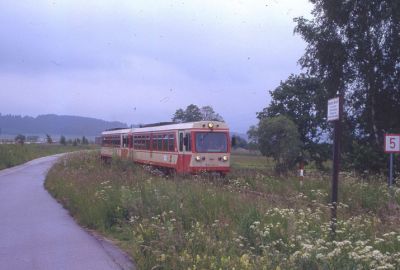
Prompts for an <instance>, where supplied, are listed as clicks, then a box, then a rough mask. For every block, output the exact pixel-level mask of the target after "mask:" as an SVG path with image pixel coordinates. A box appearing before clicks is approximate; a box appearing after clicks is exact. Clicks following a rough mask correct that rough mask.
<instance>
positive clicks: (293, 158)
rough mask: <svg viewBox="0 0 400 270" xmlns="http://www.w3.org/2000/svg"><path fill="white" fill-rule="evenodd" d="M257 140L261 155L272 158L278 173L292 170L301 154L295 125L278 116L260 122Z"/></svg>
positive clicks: (287, 119)
mask: <svg viewBox="0 0 400 270" xmlns="http://www.w3.org/2000/svg"><path fill="white" fill-rule="evenodd" d="M257 138H258V144H259V147H260V151H261V154H263V155H264V156H267V157H272V158H273V159H274V160H275V162H276V165H275V170H276V171H277V172H278V173H283V172H286V171H287V170H289V169H291V168H293V167H294V166H295V165H296V162H297V161H298V159H299V156H300V152H301V144H302V142H301V140H300V135H299V133H298V128H297V126H296V124H295V123H294V122H293V121H292V120H290V119H289V118H287V117H286V116H283V115H279V116H275V117H268V118H264V119H261V120H260V123H259V125H258V128H257Z"/></svg>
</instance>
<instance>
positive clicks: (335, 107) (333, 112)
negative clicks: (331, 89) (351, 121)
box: [328, 97, 339, 121]
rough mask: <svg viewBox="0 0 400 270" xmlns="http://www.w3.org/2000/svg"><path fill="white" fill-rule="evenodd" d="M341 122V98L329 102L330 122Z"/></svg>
mask: <svg viewBox="0 0 400 270" xmlns="http://www.w3.org/2000/svg"><path fill="white" fill-rule="evenodd" d="M336 120H339V97H336V98H332V99H329V100H328V121H336Z"/></svg>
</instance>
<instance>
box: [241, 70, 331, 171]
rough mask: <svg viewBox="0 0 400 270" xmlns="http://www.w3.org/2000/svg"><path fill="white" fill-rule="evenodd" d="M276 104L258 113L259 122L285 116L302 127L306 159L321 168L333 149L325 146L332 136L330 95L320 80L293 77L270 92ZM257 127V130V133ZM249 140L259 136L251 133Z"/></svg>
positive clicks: (300, 132) (301, 133) (300, 128)
mask: <svg viewBox="0 0 400 270" xmlns="http://www.w3.org/2000/svg"><path fill="white" fill-rule="evenodd" d="M270 95H271V98H272V101H271V103H270V105H269V106H267V107H266V108H264V109H263V111H262V112H259V113H257V117H258V118H259V119H262V118H266V117H275V116H279V115H284V116H286V117H288V118H289V119H290V120H292V121H293V122H294V123H295V124H296V126H297V127H298V131H299V134H300V139H301V141H302V142H303V147H302V153H303V154H302V155H303V156H308V155H310V158H311V159H312V160H313V161H315V162H316V164H317V165H318V166H319V167H320V168H321V167H322V163H323V162H324V161H326V160H327V159H328V158H329V156H330V153H329V146H328V145H327V144H326V143H324V142H321V138H324V137H325V138H326V137H327V135H328V131H329V130H328V125H327V121H326V100H327V99H328V98H327V91H326V89H325V88H324V87H323V85H322V84H321V81H320V80H319V79H318V78H315V77H310V76H307V75H305V74H300V75H291V76H290V77H289V78H288V79H287V80H286V81H284V82H281V83H280V85H279V86H278V87H277V88H276V89H275V90H274V91H270ZM254 128H255V127H253V129H254ZM248 134H249V137H253V136H254V135H253V134H256V132H255V131H254V130H253V131H251V130H249V132H248Z"/></svg>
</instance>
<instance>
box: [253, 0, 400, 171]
mask: <svg viewBox="0 0 400 270" xmlns="http://www.w3.org/2000/svg"><path fill="white" fill-rule="evenodd" d="M310 1H311V3H312V4H313V5H314V9H313V11H312V15H313V18H312V19H306V18H304V17H300V18H296V19H295V21H296V23H297V26H296V28H295V32H296V33H298V34H300V35H301V36H302V38H303V39H304V40H305V41H306V43H307V47H306V51H305V54H304V55H303V57H302V58H301V59H300V61H299V62H300V64H301V66H302V67H303V68H304V69H305V71H306V72H307V74H305V75H303V74H301V75H298V76H294V75H292V76H290V77H289V78H288V79H287V80H286V81H285V82H283V83H281V85H280V86H279V87H278V88H276V89H275V90H274V91H273V92H271V97H272V102H271V104H270V105H269V106H267V107H266V108H265V109H264V110H263V111H262V112H260V113H259V114H258V117H259V119H260V120H262V119H267V118H269V117H274V116H277V115H285V116H287V117H288V118H289V119H291V120H292V121H294V123H295V124H296V125H297V126H298V131H299V134H300V137H301V139H302V141H303V142H304V146H303V150H306V151H308V152H310V154H311V156H312V159H314V160H316V161H318V158H319V160H320V161H322V160H323V156H321V154H324V153H326V148H325V147H321V146H323V143H324V141H325V142H326V141H327V140H328V139H329V137H328V136H326V135H327V134H330V131H331V129H330V128H329V125H327V124H326V102H327V99H329V98H332V97H334V96H336V95H338V94H339V95H342V96H343V98H344V101H345V102H344V105H345V111H344V120H343V122H344V134H343V142H342V150H343V156H344V161H345V163H344V164H345V165H346V166H347V167H352V168H355V169H357V170H359V171H362V170H365V169H368V170H372V171H377V172H378V171H380V170H382V169H384V168H385V167H386V164H385V158H384V153H383V150H382V145H383V135H384V134H385V133H388V132H399V131H400V117H398V115H400V2H399V1H394V0H370V1H357V0H348V1H334V0H310ZM260 124H261V121H260ZM321 151H322V152H321Z"/></svg>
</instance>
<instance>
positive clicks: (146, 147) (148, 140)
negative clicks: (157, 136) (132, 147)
mask: <svg viewBox="0 0 400 270" xmlns="http://www.w3.org/2000/svg"><path fill="white" fill-rule="evenodd" d="M145 144H146V145H145V149H146V150H150V136H149V135H147V136H146V142H145Z"/></svg>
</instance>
